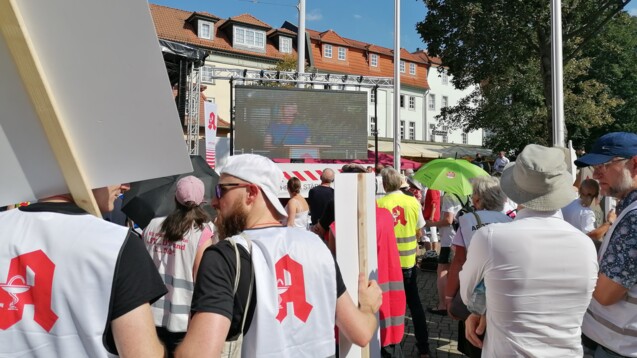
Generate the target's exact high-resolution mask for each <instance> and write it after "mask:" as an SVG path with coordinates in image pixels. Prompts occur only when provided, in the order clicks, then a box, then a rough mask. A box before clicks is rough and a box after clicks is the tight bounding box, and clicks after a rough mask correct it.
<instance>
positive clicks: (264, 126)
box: [234, 86, 367, 159]
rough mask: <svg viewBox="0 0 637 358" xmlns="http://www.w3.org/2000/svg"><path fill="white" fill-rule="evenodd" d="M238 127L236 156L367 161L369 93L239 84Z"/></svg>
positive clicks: (236, 116) (236, 121)
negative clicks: (249, 154)
mask: <svg viewBox="0 0 637 358" xmlns="http://www.w3.org/2000/svg"><path fill="white" fill-rule="evenodd" d="M234 128H235V140H234V143H235V144H234V152H235V153H236V154H241V153H255V154H261V155H264V156H266V157H269V158H291V159H308V158H312V159H366V158H367V93H366V92H362V91H334V90H314V89H298V88H281V87H263V86H236V87H235V127H234Z"/></svg>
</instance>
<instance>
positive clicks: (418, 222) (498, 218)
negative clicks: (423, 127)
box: [0, 132, 637, 358]
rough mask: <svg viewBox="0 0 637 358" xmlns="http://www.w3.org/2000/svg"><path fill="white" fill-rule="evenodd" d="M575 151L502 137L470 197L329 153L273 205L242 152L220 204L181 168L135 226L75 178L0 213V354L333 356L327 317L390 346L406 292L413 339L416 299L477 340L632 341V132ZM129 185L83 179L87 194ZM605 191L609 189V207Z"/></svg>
mask: <svg viewBox="0 0 637 358" xmlns="http://www.w3.org/2000/svg"><path fill="white" fill-rule="evenodd" d="M479 159H480V160H478V158H476V160H475V161H474V164H476V165H479V166H481V167H482V168H483V169H485V170H487V169H488V164H487V163H486V162H484V161H483V160H482V158H479ZM574 163H575V165H576V166H577V167H579V168H582V170H581V171H580V174H579V175H578V177H577V178H574V177H573V175H571V174H570V173H569V171H568V170H567V167H568V165H569V163H567V162H566V160H565V156H564V152H563V151H562V150H561V149H558V148H547V147H544V146H540V145H535V144H530V145H528V146H526V147H525V148H524V150H523V151H522V152H521V153H520V154H519V155H518V156H517V158H516V159H515V161H511V162H509V159H507V158H506V156H505V153H504V152H500V153H499V154H498V158H497V159H496V161H495V163H494V164H493V170H492V173H491V174H492V175H491V176H484V177H476V178H473V179H471V184H472V188H473V192H472V195H471V196H470V197H468V198H467V197H463V196H460V195H457V194H454V193H450V192H444V193H441V192H440V191H437V190H434V189H431V188H426V187H424V186H423V185H422V184H421V183H420V182H418V180H416V179H414V177H413V171H406V172H405V173H404V175H402V174H401V173H400V172H399V171H398V170H396V169H394V168H391V167H386V168H384V167H382V166H379V167H377V168H370V167H368V168H364V167H362V166H360V165H357V164H350V165H345V166H344V167H343V168H342V173H340V174H338V175H336V173H335V172H334V171H332V170H325V171H323V173H322V175H321V185H320V186H317V187H315V188H313V189H312V190H311V191H310V193H309V196H308V198H304V197H303V196H302V195H301V193H300V182H299V180H298V179H296V178H291V179H290V180H288V182H287V188H288V193H289V194H290V200H289V201H288V202H287V205H285V206H284V205H283V204H282V203H281V201H280V200H279V198H278V197H277V192H278V191H279V187H280V185H281V184H282V183H284V181H283V180H284V179H283V173H282V172H281V170H280V169H279V168H278V167H277V165H276V164H275V163H273V162H272V161H271V160H270V159H267V158H265V157H262V156H258V155H253V154H244V155H236V156H232V157H230V159H229V160H228V162H227V164H226V165H225V166H224V167H223V168H222V169H221V171H220V178H219V181H218V183H217V185H216V187H215V188H214V193H212V194H213V195H212V196H213V199H212V206H213V207H214V208H215V210H216V213H217V215H216V217H215V218H211V217H210V216H209V215H208V214H207V212H206V211H204V210H202V209H201V204H202V202H203V201H204V194H205V193H204V190H205V189H204V185H203V183H202V182H201V181H200V180H199V179H197V178H195V177H192V176H186V177H184V178H182V179H180V180H179V181H178V182H177V187H176V193H175V198H174V199H175V210H174V211H173V212H172V213H171V214H169V215H167V216H164V217H159V218H155V219H154V220H152V221H151V222H150V224H149V225H148V226H147V227H146V228H145V229H144V231H143V234H142V235H141V237H140V236H139V235H137V234H136V233H135V232H134V231H132V230H131V229H129V228H126V227H124V226H120V225H116V224H114V223H111V222H108V221H106V220H103V219H102V218H97V217H94V216H92V215H89V214H88V213H86V212H85V211H83V210H82V209H80V208H79V206H77V205H76V204H75V203H74V201H73V198H72V197H71V196H70V195H69V194H64V195H56V196H51V197H47V198H42V199H41V200H40V201H38V202H37V203H32V204H30V205H24V206H21V207H19V208H17V209H14V210H8V211H6V212H2V213H0V236H1V237H2V238H3V240H4V242H5V244H4V245H2V246H1V247H0V262H2V263H3V266H4V267H6V268H5V269H4V270H3V275H4V273H6V280H5V281H4V283H2V284H1V285H0V287H1V288H2V290H0V311H1V312H2V314H1V315H0V328H1V330H0V343H1V344H0V347H2V348H0V355H2V356H12V357H13V356H24V357H54V356H64V357H66V356H69V357H75V356H88V357H100V356H104V357H106V356H110V355H120V356H126V357H129V356H130V357H161V356H169V357H172V356H175V357H199V356H206V357H208V356H213V357H219V356H224V357H225V356H228V357H239V356H244V357H257V356H258V357H302V356H312V357H330V356H335V355H337V352H338V349H337V347H338V340H337V339H336V337H337V335H336V334H335V327H336V328H337V329H338V332H340V333H341V334H342V335H344V336H345V337H346V338H347V340H349V341H351V342H352V343H354V344H356V345H359V346H365V345H367V344H368V343H369V342H370V341H371V340H372V339H373V337H374V335H375V332H376V331H377V330H378V329H380V350H381V351H380V352H379V354H380V355H381V356H382V357H402V356H403V354H402V352H401V342H402V341H403V339H404V334H405V329H404V327H405V326H404V325H405V314H406V308H407V307H409V312H410V314H411V320H412V322H413V327H414V334H415V338H416V346H417V349H418V352H419V354H420V357H429V356H431V355H432V351H431V350H430V347H429V335H428V331H427V319H426V312H428V313H429V314H437V315H449V316H450V317H451V318H453V319H456V320H458V325H459V328H460V329H459V337H458V349H459V350H460V351H461V352H463V353H464V354H466V355H467V356H470V357H480V356H485V357H519V356H523V357H581V356H582V355H584V354H590V355H591V356H594V357H596V358H598V357H602V358H603V357H637V306H636V305H637V227H635V226H637V210H635V209H637V135H636V134H633V133H624V132H617V133H609V134H606V135H604V136H602V137H600V138H599V139H598V140H597V141H596V142H595V144H594V145H593V147H592V148H591V150H590V152H589V153H586V154H584V153H582V155H581V156H580V157H579V158H578V159H577V160H575V162H574ZM365 172H367V173H369V172H375V173H376V198H377V200H376V205H375V213H376V253H377V256H378V271H377V273H378V275H377V277H378V280H377V281H374V280H368V277H367V276H365V275H363V274H360V275H359V278H358V286H357V287H349V288H348V287H346V286H345V284H344V281H343V278H342V275H341V271H340V269H339V264H338V262H337V261H336V260H335V256H334V255H335V250H336V245H335V242H336V240H347V239H348V238H343V237H342V235H343V234H342V233H341V234H339V232H340V231H339V230H337V227H338V225H343V224H342V222H341V221H339V220H338V219H337V218H335V215H334V212H335V208H334V206H335V200H334V195H335V192H334V190H333V188H332V186H333V185H334V182H335V181H336V183H338V177H339V176H341V175H350V173H365ZM127 189H128V187H127V186H126V185H114V186H109V187H104V188H99V189H94V190H93V194H94V196H95V200H96V202H97V204H98V206H99V209H100V210H101V211H102V212H104V213H106V212H110V211H112V210H113V207H114V202H115V200H116V198H117V197H118V196H119V194H120V193H121V192H122V191H125V190H127ZM600 195H601V196H604V197H608V198H615V199H616V200H617V204H616V208H615V209H614V210H609V211H608V212H606V213H604V214H601V215H602V218H601V220H599V219H600V218H599V216H600V214H598V213H597V212H596V211H595V210H594V209H593V208H594V207H596V206H597V207H598V206H599V198H600ZM607 200H610V199H607ZM513 217H514V218H513ZM600 221H601V222H600ZM345 225H347V223H346V224H345ZM430 254H431V255H434V256H435V257H436V258H437V268H436V278H437V285H436V289H437V294H438V305H437V306H436V307H427V308H425V307H423V304H422V299H421V297H420V296H419V289H418V285H417V277H418V274H419V271H420V269H419V261H420V259H421V257H423V256H429V255H430ZM0 280H2V279H0ZM354 289H355V290H356V291H357V297H358V302H355V301H354V300H353V299H352V297H351V296H350V293H349V292H351V290H354Z"/></svg>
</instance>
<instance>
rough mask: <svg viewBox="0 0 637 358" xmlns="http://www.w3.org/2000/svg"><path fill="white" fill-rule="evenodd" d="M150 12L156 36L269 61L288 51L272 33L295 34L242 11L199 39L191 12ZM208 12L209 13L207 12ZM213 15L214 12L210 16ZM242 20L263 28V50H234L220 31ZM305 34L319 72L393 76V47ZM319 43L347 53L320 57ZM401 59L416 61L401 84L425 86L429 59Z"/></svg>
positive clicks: (403, 52)
mask: <svg viewBox="0 0 637 358" xmlns="http://www.w3.org/2000/svg"><path fill="white" fill-rule="evenodd" d="M150 10H151V14H152V16H153V19H154V21H155V28H156V30H157V35H158V37H159V38H162V39H166V40H172V41H176V42H181V43H186V44H191V45H195V46H198V47H202V48H207V49H212V50H218V51H224V52H228V53H234V54H244V55H249V56H254V57H261V58H268V59H271V60H280V59H283V58H285V57H287V56H290V54H285V53H281V52H279V51H278V48H277V47H278V46H277V42H276V39H275V37H274V36H271V35H273V34H276V33H281V34H286V35H290V36H295V35H296V33H295V32H294V31H291V30H289V29H285V28H280V29H272V28H271V27H270V25H268V24H266V23H265V22H262V21H260V20H259V19H257V18H255V17H254V16H252V15H250V14H242V15H239V16H234V17H231V18H229V19H225V20H219V21H218V22H217V23H216V24H215V27H216V31H215V32H214V34H215V38H214V39H213V40H207V39H201V38H198V37H197V34H196V29H195V28H194V27H193V25H192V24H190V23H188V22H186V20H187V19H188V18H189V17H191V16H192V14H193V13H192V12H187V11H183V10H178V9H173V8H170V7H166V6H160V5H154V4H150ZM210 15H211V14H210ZM211 16H214V15H211ZM234 22H236V23H242V24H248V25H252V26H256V27H259V28H263V29H265V30H269V31H267V34H268V36H267V38H266V52H265V53H258V52H253V51H248V50H242V49H237V48H234V47H233V46H232V42H231V39H230V38H229V34H231V31H225V30H223V29H224V27H227V26H229V25H230V24H231V23H234ZM306 31H307V33H308V34H309V35H310V43H309V44H308V46H309V47H310V51H311V53H312V54H311V56H313V58H314V67H316V68H317V69H318V70H320V71H327V72H335V73H349V74H355V75H363V76H378V77H392V76H393V50H392V49H389V48H385V47H381V46H377V45H374V44H368V43H365V42H362V41H357V40H352V39H348V38H344V37H342V36H340V35H339V34H338V33H336V32H335V31H334V30H327V31H324V32H318V31H315V30H311V29H307V30H306ZM322 43H329V44H335V45H340V46H343V47H346V48H347V49H348V50H347V54H346V60H345V61H343V60H338V58H337V56H336V53H334V56H333V58H331V59H328V58H324V57H323V54H322ZM369 53H376V54H378V55H380V56H379V65H378V67H371V66H370V64H369ZM400 54H401V59H403V60H405V61H409V62H411V63H416V65H417V69H416V75H410V74H409V72H408V71H407V73H403V74H402V75H401V81H402V83H403V84H405V85H410V86H414V87H417V88H429V84H428V83H427V67H428V66H427V64H428V63H429V62H430V61H429V57H427V56H426V54H425V56H422V55H420V54H419V53H417V54H412V53H409V52H408V51H406V50H405V49H401V51H400ZM292 55H293V56H295V55H296V49H293V53H292Z"/></svg>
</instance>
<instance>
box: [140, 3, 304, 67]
mask: <svg viewBox="0 0 637 358" xmlns="http://www.w3.org/2000/svg"><path fill="white" fill-rule="evenodd" d="M149 6H150V12H151V14H152V16H153V21H154V22H155V30H156V31H157V37H159V38H161V39H165V40H170V41H175V42H179V43H185V44H190V45H194V46H197V47H201V48H205V49H212V50H219V51H224V52H229V53H235V54H243V55H248V56H255V57H261V58H267V59H270V60H274V61H276V60H281V59H283V58H285V57H286V56H290V54H287V53H281V52H279V50H278V48H277V46H276V44H275V43H274V42H273V41H266V49H265V50H266V51H265V53H260V52H253V51H248V50H241V49H236V48H234V47H232V41H231V40H230V38H229V37H228V34H227V32H226V31H219V28H220V27H223V24H224V23H227V22H229V21H236V22H240V23H244V24H247V23H249V24H250V25H253V26H259V27H267V28H268V29H269V28H270V26H269V25H267V24H265V23H264V22H261V21H259V20H257V19H255V18H254V17H252V15H247V14H245V15H239V16H235V17H233V18H231V19H226V20H220V21H218V22H217V23H216V24H215V27H216V29H215V31H214V34H215V37H214V39H212V40H208V39H202V38H199V37H197V29H195V28H194V26H193V25H192V24H191V23H189V22H186V20H187V19H188V18H190V16H191V15H192V14H193V13H192V12H189V11H183V10H178V9H173V8H170V7H166V6H160V5H155V4H149ZM212 16H214V15H212ZM251 19H254V20H255V21H254V23H253V22H249V21H252V20H251ZM292 55H296V49H294V50H293V53H292Z"/></svg>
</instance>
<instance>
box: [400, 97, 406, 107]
mask: <svg viewBox="0 0 637 358" xmlns="http://www.w3.org/2000/svg"><path fill="white" fill-rule="evenodd" d="M400 108H405V95H404V94H401V95H400Z"/></svg>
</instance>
